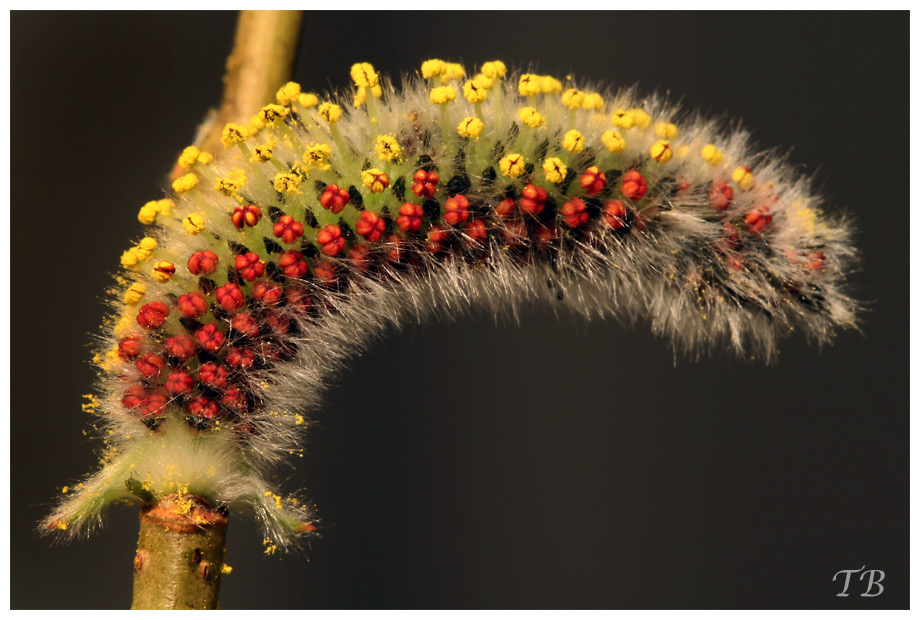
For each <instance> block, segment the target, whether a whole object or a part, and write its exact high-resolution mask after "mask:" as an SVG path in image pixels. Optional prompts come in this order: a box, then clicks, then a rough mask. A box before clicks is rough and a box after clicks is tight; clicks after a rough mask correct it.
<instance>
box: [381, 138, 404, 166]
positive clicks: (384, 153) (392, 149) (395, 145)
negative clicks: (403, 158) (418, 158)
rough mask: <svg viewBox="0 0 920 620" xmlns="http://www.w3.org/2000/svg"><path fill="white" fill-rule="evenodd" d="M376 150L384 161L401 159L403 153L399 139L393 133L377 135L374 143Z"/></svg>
mask: <svg viewBox="0 0 920 620" xmlns="http://www.w3.org/2000/svg"><path fill="white" fill-rule="evenodd" d="M374 151H375V152H376V153H377V157H379V158H380V159H382V160H383V161H394V160H397V159H399V157H400V155H402V149H401V148H400V147H399V141H398V140H397V139H396V136H395V135H393V134H391V133H388V134H381V135H379V136H377V140H376V142H375V143H374Z"/></svg>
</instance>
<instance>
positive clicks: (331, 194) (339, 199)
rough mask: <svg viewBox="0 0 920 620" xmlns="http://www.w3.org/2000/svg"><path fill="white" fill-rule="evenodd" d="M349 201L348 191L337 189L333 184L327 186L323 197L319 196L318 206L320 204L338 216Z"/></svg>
mask: <svg viewBox="0 0 920 620" xmlns="http://www.w3.org/2000/svg"><path fill="white" fill-rule="evenodd" d="M350 199H351V196H350V195H349V194H348V190H344V189H339V186H338V185H336V184H334V183H333V184H331V185H327V186H326V189H325V190H323V195H322V196H320V199H319V204H321V205H322V206H323V208H324V209H329V210H330V211H332V212H333V213H335V214H336V215H338V214H339V213H341V211H342V209H344V208H345V205H347V204H348V201H349V200H350Z"/></svg>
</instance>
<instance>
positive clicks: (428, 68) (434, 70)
mask: <svg viewBox="0 0 920 620" xmlns="http://www.w3.org/2000/svg"><path fill="white" fill-rule="evenodd" d="M446 64H447V63H446V62H444V61H443V60H440V59H438V58H432V59H431V60H426V61H425V62H423V63H422V77H423V78H425V79H426V80H427V79H429V78H433V77H441V72H442V71H444V65H446Z"/></svg>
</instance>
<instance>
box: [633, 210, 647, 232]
mask: <svg viewBox="0 0 920 620" xmlns="http://www.w3.org/2000/svg"><path fill="white" fill-rule="evenodd" d="M632 227H633V230H645V216H644V215H642V214H641V213H633V216H632Z"/></svg>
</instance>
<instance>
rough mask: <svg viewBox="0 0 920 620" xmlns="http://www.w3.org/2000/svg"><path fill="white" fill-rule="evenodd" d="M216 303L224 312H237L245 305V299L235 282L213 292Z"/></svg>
mask: <svg viewBox="0 0 920 620" xmlns="http://www.w3.org/2000/svg"><path fill="white" fill-rule="evenodd" d="M215 295H216V296H217V303H219V304H220V306H221V307H222V308H223V309H224V310H239V309H240V308H242V307H243V306H244V305H245V304H246V298H245V297H244V296H243V291H241V290H240V287H239V285H238V284H236V283H235V282H228V283H226V284H224V285H223V286H221V287H219V288H218V289H217V290H216V291H215Z"/></svg>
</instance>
